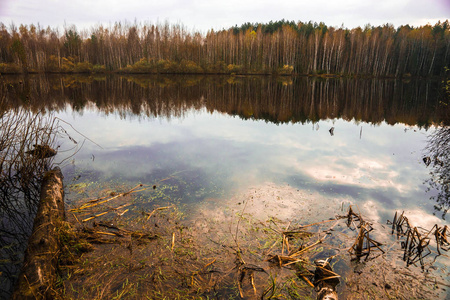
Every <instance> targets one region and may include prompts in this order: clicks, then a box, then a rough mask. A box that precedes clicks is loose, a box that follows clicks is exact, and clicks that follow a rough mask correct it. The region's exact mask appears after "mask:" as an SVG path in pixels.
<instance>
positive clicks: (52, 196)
mask: <svg viewBox="0 0 450 300" xmlns="http://www.w3.org/2000/svg"><path fill="white" fill-rule="evenodd" d="M62 179H63V176H62V173H61V170H60V169H59V168H56V169H54V170H52V171H49V172H47V173H46V174H45V175H44V179H43V182H42V187H41V195H40V203H39V208H38V211H37V214H36V218H35V220H34V225H33V233H32V234H31V236H30V238H29V240H28V248H27V251H26V253H25V261H24V265H23V267H22V271H21V274H20V275H19V278H18V281H17V284H16V287H15V290H14V293H13V295H12V297H11V299H13V300H16V299H51V298H53V297H52V295H53V291H52V287H54V285H55V283H56V265H57V260H58V252H59V238H58V224H60V222H61V221H63V220H64V218H65V215H64V190H63V182H62Z"/></svg>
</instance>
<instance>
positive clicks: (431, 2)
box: [0, 0, 450, 32]
mask: <svg viewBox="0 0 450 300" xmlns="http://www.w3.org/2000/svg"><path fill="white" fill-rule="evenodd" d="M449 12H450V4H449V3H448V1H446V0H397V1H391V0H378V1H375V0H368V1H359V0H340V1H324V0H318V1H306V0H302V1H298V0H297V1H279V2H274V1H268V0H262V1H258V2H254V1H253V2H252V1H238V0H229V1H219V0H210V1H200V0H188V1H181V0H167V1H154V0H151V1H137V0H128V1H119V0H111V1H109V0H108V1H106V0H99V1H87V0H80V1H58V0H41V1H32V0H6V1H5V0H4V1H1V2H0V17H1V18H2V20H3V23H5V24H7V25H8V24H10V23H11V22H15V23H16V24H31V23H34V24H37V23H40V24H41V25H43V26H47V25H50V26H52V27H62V26H63V25H64V23H66V24H67V25H71V24H74V25H76V26H77V27H78V28H80V29H82V28H85V29H89V28H90V27H91V26H93V25H97V24H100V23H101V24H104V25H108V24H109V23H114V22H117V21H122V22H123V21H124V20H128V21H130V22H134V20H135V19H136V20H137V21H138V22H152V23H155V22H158V21H159V22H164V21H166V20H167V21H169V22H170V23H182V24H184V25H186V26H187V27H188V28H189V29H194V28H195V29H197V30H200V31H202V32H206V31H207V30H209V29H211V28H214V29H215V30H220V29H222V28H229V27H231V26H234V25H236V24H237V25H240V24H242V23H245V22H269V21H271V20H272V21H275V20H280V19H285V20H293V21H302V22H308V21H310V20H312V21H317V22H321V21H323V22H325V23H326V24H327V25H329V26H340V25H341V24H342V23H344V25H345V26H346V27H349V28H352V27H357V26H361V27H362V26H364V25H365V24H367V23H370V24H372V25H383V24H385V23H393V24H394V25H395V26H399V25H402V24H410V25H415V26H418V25H425V24H426V23H432V24H434V23H435V21H436V20H442V21H444V20H445V19H446V16H448V15H449Z"/></svg>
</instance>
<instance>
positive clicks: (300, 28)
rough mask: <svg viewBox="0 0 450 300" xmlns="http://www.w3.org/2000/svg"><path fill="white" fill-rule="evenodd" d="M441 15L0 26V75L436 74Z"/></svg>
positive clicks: (444, 58) (447, 44) (445, 44)
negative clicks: (197, 24) (425, 21)
mask: <svg viewBox="0 0 450 300" xmlns="http://www.w3.org/2000/svg"><path fill="white" fill-rule="evenodd" d="M449 62H450V25H449V22H448V20H447V21H445V22H443V23H441V22H438V23H437V24H435V25H434V26H432V25H425V26H421V27H411V26H409V25H406V26H400V27H398V28H394V27H393V26H392V25H390V24H386V25H384V26H378V27H374V26H370V25H366V26H365V27H364V28H360V27H357V28H353V29H347V28H343V27H341V28H334V27H329V26H326V25H325V24H323V23H319V24H317V23H312V22H308V23H302V22H298V23H296V22H292V21H284V20H282V21H278V22H270V23H267V24H259V23H256V24H251V23H246V24H243V25H242V26H236V27H232V28H229V29H226V30H225V29H224V30H220V31H213V30H210V31H208V32H207V33H206V34H201V33H199V32H191V31H188V30H187V29H186V28H185V27H184V26H182V25H179V24H176V25H170V24H168V23H165V24H136V23H135V24H129V23H125V24H123V23H120V22H118V23H115V24H114V25H110V26H109V27H104V26H102V25H100V26H97V27H95V28H92V29H90V30H82V31H78V30H77V29H76V28H75V27H74V26H69V27H65V28H64V31H63V32H60V31H59V30H58V29H52V28H50V27H48V28H42V27H40V26H39V25H38V26H35V25H29V26H28V25H20V26H19V28H17V27H16V26H14V25H10V26H9V27H7V26H5V25H4V24H3V23H0V73H26V72H57V73H60V72H63V73H72V72H73V73H83V72H89V73H92V72H110V71H113V72H126V73H184V74H197V73H201V74H209V73H211V74H213V73H214V74H233V73H234V74H283V75H289V74H312V75H322V76H324V75H334V76H336V75H337V76H375V77H405V76H406V77H407V76H442V75H443V74H444V72H445V71H444V67H446V66H449V65H450V63H449Z"/></svg>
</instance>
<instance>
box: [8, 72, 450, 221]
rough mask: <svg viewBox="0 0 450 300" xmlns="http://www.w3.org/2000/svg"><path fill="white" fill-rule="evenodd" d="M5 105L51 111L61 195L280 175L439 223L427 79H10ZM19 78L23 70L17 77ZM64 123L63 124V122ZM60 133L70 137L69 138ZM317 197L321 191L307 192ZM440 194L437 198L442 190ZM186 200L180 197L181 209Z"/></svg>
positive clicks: (204, 186) (194, 186)
mask: <svg viewBox="0 0 450 300" xmlns="http://www.w3.org/2000/svg"><path fill="white" fill-rule="evenodd" d="M7 80H10V82H11V85H10V87H9V90H8V92H9V94H8V95H9V97H8V98H7V100H8V103H7V104H8V105H9V107H11V108H13V107H18V106H21V105H24V106H27V107H29V108H30V109H31V110H34V111H41V110H45V111H48V112H53V113H55V115H56V116H57V117H58V118H59V119H60V120H61V121H60V122H59V124H60V132H61V134H60V138H59V140H58V146H60V148H59V154H58V155H57V157H56V158H55V159H54V162H55V163H56V164H58V165H59V166H60V167H61V168H62V170H63V173H64V176H65V185H66V191H67V194H66V202H67V205H68V206H69V207H72V206H74V205H77V204H78V203H80V201H83V200H86V199H87V198H90V197H97V196H99V195H100V194H101V193H105V192H108V191H124V189H126V188H129V187H132V186H135V185H136V184H139V183H142V184H146V185H150V186H151V185H157V186H158V188H157V190H158V193H154V192H151V193H150V192H143V193H140V194H139V195H138V196H137V197H136V200H135V201H134V202H133V209H131V210H130V213H133V211H134V212H135V213H138V212H140V211H142V210H146V211H149V210H151V209H152V208H153V207H154V206H155V205H166V204H168V203H176V204H177V205H180V207H185V208H186V207H195V206H196V205H198V204H199V203H202V201H205V200H208V199H215V201H219V202H220V201H223V202H226V201H227V199H230V197H233V196H236V195H239V194H240V193H243V192H244V191H247V190H248V189H249V188H251V187H252V188H254V187H258V186H267V185H270V186H275V187H277V186H280V187H281V186H287V185H289V186H290V187H292V188H293V189H297V190H299V191H303V192H304V193H306V194H307V195H310V196H311V198H313V201H317V202H318V203H317V205H320V206H329V208H330V211H324V212H323V214H324V215H323V218H324V219H327V218H330V217H334V215H329V213H332V212H333V211H336V210H339V209H340V207H341V206H344V205H345V206H348V205H349V204H354V205H357V206H358V207H359V208H360V209H361V212H362V213H363V214H365V215H367V216H368V217H369V218H370V219H371V220H373V221H378V222H380V223H385V222H386V221H387V220H388V219H392V217H393V215H394V212H395V211H405V214H406V215H407V216H408V217H409V218H410V221H411V223H413V224H414V225H417V226H423V227H425V228H431V227H432V226H433V225H434V224H436V223H438V224H441V225H445V224H448V221H446V220H445V219H444V217H445V216H444V214H443V211H444V210H445V208H446V207H448V203H445V202H444V203H443V205H441V206H438V207H435V205H436V202H435V201H434V200H430V197H433V196H436V195H437V194H438V191H437V190H436V189H435V187H432V188H431V190H429V191H427V188H428V187H429V184H427V180H429V179H430V171H431V170H432V166H428V167H427V166H426V165H425V164H424V162H423V157H426V156H430V154H429V150H427V149H426V147H427V145H428V143H429V136H430V134H432V133H433V132H435V131H436V130H437V127H435V126H434V124H438V123H440V122H441V121H442V118H443V115H442V110H441V109H439V106H438V88H439V83H438V82H427V81H423V80H422V81H414V80H412V81H410V82H403V81H398V80H363V79H360V80H355V79H326V80H324V79H313V78H271V77H183V76H173V77H151V76H150V77H146V76H140V77H118V76H113V77H99V78H92V77H76V76H65V77H56V76H55V77H51V76H49V77H31V78H25V79H23V78H9V79H7ZM19 81H21V82H22V83H19ZM69 124H70V125H69ZM69 137H70V138H69ZM319 202H320V203H319ZM441 204H442V203H441ZM186 211H187V210H186Z"/></svg>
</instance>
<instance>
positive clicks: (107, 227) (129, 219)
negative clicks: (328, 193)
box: [56, 185, 449, 299]
mask: <svg viewBox="0 0 450 300" xmlns="http://www.w3.org/2000/svg"><path fill="white" fill-rule="evenodd" d="M155 189H156V190H157V189H158V187H157V185H156V187H154V186H151V185H149V186H146V185H138V186H136V187H134V188H132V189H129V190H127V191H125V192H117V193H114V194H113V193H111V192H103V193H101V194H99V195H98V197H95V198H94V199H82V200H79V201H78V202H77V203H73V204H74V205H73V206H72V207H71V209H70V211H69V222H70V225H69V224H68V225H67V226H66V227H65V229H64V230H62V231H61V232H60V235H61V239H62V242H63V245H64V246H63V248H64V251H63V255H62V257H61V260H60V271H61V273H60V274H61V278H60V281H59V283H58V286H57V289H56V290H57V291H58V293H59V295H60V297H61V298H63V299H105V298H108V299H143V298H145V297H147V298H149V299H168V298H169V299H280V298H281V299H315V298H316V297H317V299H322V296H321V295H322V294H321V291H320V290H321V288H323V287H324V286H325V287H329V288H330V289H331V290H336V291H337V292H338V293H339V295H341V296H342V297H344V299H361V298H362V297H364V298H366V297H368V298H370V299H372V298H375V299H380V298H385V297H388V298H400V299H410V298H411V297H412V298H432V297H439V295H442V294H443V293H445V289H447V288H448V287H449V286H448V284H446V282H445V279H442V278H440V277H439V276H434V275H432V274H430V273H428V271H429V272H432V270H433V269H434V268H435V266H434V265H433V262H436V261H438V259H439V258H442V259H446V258H447V255H446V254H447V253H446V252H447V251H448V248H449V242H448V237H449V232H448V229H447V227H444V228H442V227H438V226H437V225H436V227H435V228H437V229H436V232H437V233H436V234H434V233H433V234H434V235H435V236H436V242H438V246H437V249H436V245H434V244H433V245H431V244H430V243H429V241H430V240H432V237H431V236H430V237H429V236H428V235H429V234H428V235H427V236H422V237H421V238H423V240H424V241H425V242H426V241H428V244H427V245H424V247H427V249H428V250H430V252H433V253H432V255H429V256H425V254H426V253H425V252H424V253H423V254H424V256H423V257H422V256H421V257H420V261H421V262H422V261H423V260H424V259H425V258H426V260H427V261H426V263H425V264H421V265H419V266H417V267H416V266H415V264H416V262H410V261H408V262H407V263H408V264H409V265H410V266H409V268H405V266H406V265H404V264H403V266H399V265H398V259H397V258H398V257H400V256H401V255H400V254H402V253H403V251H405V253H406V251H411V252H414V251H415V250H414V249H411V247H410V248H409V249H408V250H403V248H404V247H403V248H402V246H401V245H403V244H404V239H405V238H408V232H407V231H408V230H409V231H411V230H414V231H415V232H416V231H418V229H417V228H416V227H411V225H410V224H409V223H407V224H408V228H407V229H405V227H402V226H405V225H401V224H400V223H401V222H402V221H403V220H405V219H406V217H405V216H404V214H402V215H401V217H397V214H396V216H395V219H394V221H393V228H396V230H397V231H396V236H395V237H393V238H394V239H396V240H397V241H394V242H393V244H392V240H391V239H390V238H389V234H385V233H384V232H383V231H386V232H387V231H389V229H388V228H385V227H384V226H383V225H382V224H377V223H374V222H372V221H370V220H367V219H366V218H365V217H363V216H362V214H361V213H360V212H359V211H358V210H357V208H354V207H352V206H350V207H349V208H348V213H346V214H345V213H344V212H343V211H342V209H341V212H342V213H343V214H342V215H336V216H335V217H333V218H330V219H325V220H320V218H323V217H325V216H323V215H322V216H317V213H318V211H317V210H318V209H319V208H318V207H317V204H316V203H315V201H314V200H312V199H309V200H307V199H304V198H303V197H299V196H298V193H297V195H293V192H294V191H295V190H293V189H291V188H289V187H278V188H276V189H273V188H263V189H251V190H249V192H248V193H246V194H244V195H243V196H240V197H238V198H237V199H232V200H231V201H230V202H228V201H227V204H224V203H221V204H219V202H213V203H209V204H208V203H198V204H197V205H199V208H200V207H201V208H200V209H198V210H197V213H196V214H195V215H185V214H183V212H182V210H180V209H179V208H178V207H177V206H176V205H170V206H167V207H159V208H158V207H157V208H154V209H153V210H149V211H145V210H143V211H141V212H139V210H138V211H136V210H134V209H133V206H134V205H135V203H134V201H133V196H132V195H133V194H135V193H138V192H139V190H150V191H155ZM286 196H289V197H290V199H289V201H292V200H294V199H295V200H294V201H293V202H290V203H292V204H294V203H296V204H297V205H298V206H295V205H294V206H292V207H289V208H287V209H288V210H291V211H292V210H294V211H295V212H296V213H298V212H301V211H308V210H309V212H310V213H311V214H313V215H314V214H316V219H317V220H319V221H317V222H314V223H304V222H300V221H299V220H300V219H303V218H304V217H305V216H299V217H298V218H294V219H291V220H288V219H284V218H283V219H280V218H276V217H274V216H272V213H271V212H273V211H276V210H275V208H276V207H278V208H281V207H282V206H279V205H280V203H278V204H277V203H276V202H277V201H275V199H276V198H278V199H279V198H284V197H286ZM260 197H263V198H260ZM272 198H273V199H272ZM264 200H267V203H268V204H266V205H269V207H264V205H262V204H261V201H262V202H264ZM236 201H238V202H236ZM125 205H128V206H125ZM228 205H231V206H228ZM210 206H211V207H213V208H211V210H210V208H209V207H210ZM128 209H129V210H128ZM104 211H107V212H108V213H109V214H108V215H101V213H102V212H104ZM356 211H357V212H356ZM405 224H406V223H405ZM402 228H403V229H405V230H404V231H402ZM435 228H433V229H435ZM361 232H365V233H364V234H361ZM369 232H370V236H371V237H370V238H369ZM433 232H434V231H433ZM430 233H431V231H430ZM380 238H383V240H379V239H380ZM438 238H439V240H438ZM375 239H376V240H378V241H375ZM408 240H409V238H408ZM400 242H401V243H400ZM421 243H422V244H423V243H424V242H423V241H421ZM405 244H406V245H409V242H406V243H405ZM414 253H415V252H414ZM419 255H420V254H419ZM396 264H397V266H396V267H393V265H396ZM424 265H426V266H425V267H424ZM422 268H423V269H424V270H426V271H427V272H422ZM413 277H414V278H416V279H418V280H421V284H420V285H416V284H415V283H414V282H415V281H412V280H411V278H413ZM443 277H445V275H443ZM94 278H95V280H94ZM99 279H101V282H102V284H98V283H99Z"/></svg>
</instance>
